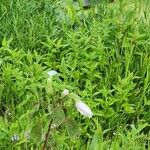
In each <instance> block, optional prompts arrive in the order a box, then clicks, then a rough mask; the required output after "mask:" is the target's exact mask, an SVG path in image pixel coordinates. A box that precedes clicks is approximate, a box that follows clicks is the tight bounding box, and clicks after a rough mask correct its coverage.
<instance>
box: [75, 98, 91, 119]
mask: <svg viewBox="0 0 150 150" xmlns="http://www.w3.org/2000/svg"><path fill="white" fill-rule="evenodd" d="M75 106H76V108H77V110H78V111H79V112H80V113H81V114H82V115H84V116H85V117H88V118H91V117H92V116H93V113H92V111H91V109H90V108H89V106H87V105H86V104H84V103H83V102H82V101H77V102H76V104H75Z"/></svg>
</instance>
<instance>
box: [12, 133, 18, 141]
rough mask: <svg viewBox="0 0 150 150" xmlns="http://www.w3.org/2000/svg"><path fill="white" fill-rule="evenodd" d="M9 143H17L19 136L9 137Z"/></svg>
mask: <svg viewBox="0 0 150 150" xmlns="http://www.w3.org/2000/svg"><path fill="white" fill-rule="evenodd" d="M11 141H12V142H18V141H19V135H17V134H14V135H13V136H12V137H11Z"/></svg>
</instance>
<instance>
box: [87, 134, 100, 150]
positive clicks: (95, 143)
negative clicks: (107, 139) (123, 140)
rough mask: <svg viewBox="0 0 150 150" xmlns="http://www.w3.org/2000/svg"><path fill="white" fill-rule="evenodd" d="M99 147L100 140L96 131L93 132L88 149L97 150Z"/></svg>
mask: <svg viewBox="0 0 150 150" xmlns="http://www.w3.org/2000/svg"><path fill="white" fill-rule="evenodd" d="M99 149H100V140H99V136H98V135H97V133H95V134H94V136H93V138H92V141H91V144H90V146H89V150H99Z"/></svg>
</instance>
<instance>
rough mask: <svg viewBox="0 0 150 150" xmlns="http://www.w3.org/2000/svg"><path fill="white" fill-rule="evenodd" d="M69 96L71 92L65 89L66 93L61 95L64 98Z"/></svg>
mask: <svg viewBox="0 0 150 150" xmlns="http://www.w3.org/2000/svg"><path fill="white" fill-rule="evenodd" d="M68 94H69V91H68V90H67V89H64V91H63V92H62V93H61V96H62V97H65V96H67V95H68Z"/></svg>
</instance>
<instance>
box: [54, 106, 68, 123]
mask: <svg viewBox="0 0 150 150" xmlns="http://www.w3.org/2000/svg"><path fill="white" fill-rule="evenodd" d="M51 118H52V119H53V124H55V125H56V126H59V125H61V124H62V123H63V122H64V121H65V113H64V110H63V109H62V107H60V106H59V107H56V108H54V110H53V112H52V114H51Z"/></svg>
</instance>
